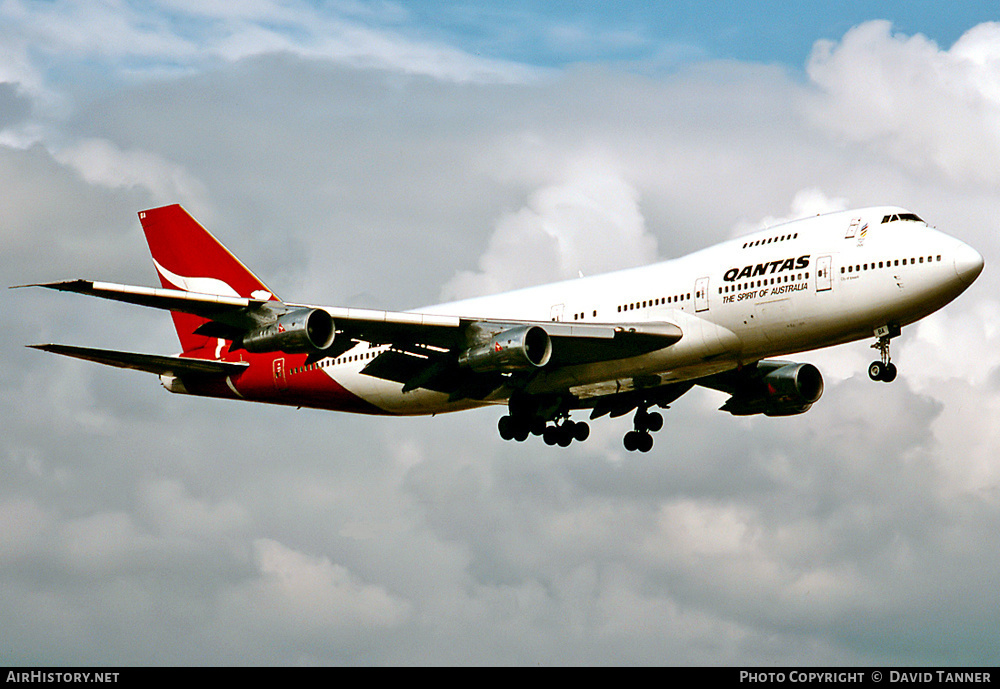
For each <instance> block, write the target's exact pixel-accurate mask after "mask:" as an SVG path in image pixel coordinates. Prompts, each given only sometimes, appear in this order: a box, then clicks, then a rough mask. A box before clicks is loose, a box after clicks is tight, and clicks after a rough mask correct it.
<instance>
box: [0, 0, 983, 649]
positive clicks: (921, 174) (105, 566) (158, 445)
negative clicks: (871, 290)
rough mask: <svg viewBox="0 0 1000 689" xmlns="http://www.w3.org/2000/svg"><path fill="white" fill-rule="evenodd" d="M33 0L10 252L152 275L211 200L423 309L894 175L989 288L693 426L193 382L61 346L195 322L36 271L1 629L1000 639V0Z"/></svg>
mask: <svg viewBox="0 0 1000 689" xmlns="http://www.w3.org/2000/svg"><path fill="white" fill-rule="evenodd" d="M790 7H794V6H793V5H789V4H788V3H787V2H782V3H778V2H763V3H730V2H719V3H714V4H711V6H709V5H706V4H705V3H701V2H698V3H694V2H690V3H687V2H681V3H646V2H636V3H631V2H618V3H604V2H602V3H597V2H546V3H538V2H531V1H529V0H506V1H505V2H503V3H492V4H476V3H466V2H449V1H445V0H439V1H437V2H421V3H412V4H411V3H406V2H400V3H396V2H366V1H364V0H343V1H342V2H327V3H314V2H275V1H271V0H257V1H256V2H252V3H224V2H215V3H213V2H205V1H204V0H199V1H198V2H189V1H188V0H163V1H161V2H148V3H133V2H127V1H125V0H118V1H110V0H109V1H107V2H90V1H86V2H84V1H83V0H81V1H79V2H52V3H49V2H46V3H41V2H38V3H35V2H24V1H17V0H5V1H4V2H0V190H2V191H0V195H2V196H0V198H2V202H0V241H2V247H3V251H2V253H0V277H2V282H3V284H5V285H16V284H22V283H27V282H38V281H47V280H56V279H66V278H75V277H86V278H94V279H104V280H109V281H115V282H125V283H134V284H148V285H152V284H154V283H155V279H154V271H153V268H152V264H151V261H150V260H149V256H148V253H147V251H146V247H145V242H144V240H143V236H142V232H141V229H140V227H139V224H138V221H137V218H136V212H137V211H139V210H141V209H143V208H149V207H152V206H156V205H162V204H165V203H173V202H180V203H182V204H184V205H185V206H186V207H187V208H188V209H189V210H190V211H191V212H192V213H194V214H195V215H196V216H197V217H198V218H199V219H201V220H202V222H203V223H205V224H206V225H207V226H208V227H210V228H211V229H212V230H213V231H214V232H215V233H216V234H217V235H218V236H219V237H220V238H221V239H222V240H223V241H224V242H225V243H226V244H227V245H228V246H229V247H230V248H231V249H232V250H233V251H234V252H235V253H236V254H237V255H239V256H240V257H241V258H242V259H243V260H244V261H245V262H246V263H247V264H248V265H250V266H251V267H252V268H253V269H254V270H255V271H256V272H257V273H258V274H259V275H261V277H263V279H264V280H265V281H266V282H267V283H268V284H269V285H270V286H271V287H273V288H274V289H275V291H276V292H277V293H278V294H279V295H281V296H282V297H284V298H286V299H293V300H303V301H312V302H318V303H328V304H337V305H355V306H372V307H380V308H391V309H405V308H413V307H416V306H419V305H421V304H427V303H433V302H436V301H440V300H443V299H451V298H456V297H462V296H468V295H472V294H480V293H484V292H490V291H495V290H499V289H506V288H510V287H516V286H521V285H527V284H533V283H539V282H545V281H548V280H551V279H557V278H561V277H565V276H573V275H576V274H577V271H580V270H582V271H584V272H585V273H588V274H591V273H595V272H599V271H602V270H609V269H614V268H619V267H623V266H630V265H637V264H642V263H646V262H650V261H654V260H657V259H660V258H668V257H673V256H678V255H682V254H684V253H686V252H688V251H691V250H694V249H697V248H700V247H702V246H705V245H707V244H710V243H713V242H715V241H718V240H721V239H725V238H728V237H731V236H735V235H739V234H741V233H745V232H748V231H751V230H754V229H757V228H759V227H761V226H762V225H763V224H766V223H773V222H775V221H776V220H778V219H782V218H794V217H799V216H803V215H808V214H813V213H816V212H820V211H825V210H834V209H841V208H849V207H860V206H865V205H872V204H882V203H893V204H899V205H902V206H906V207H908V208H910V209H911V210H913V211H914V212H917V213H919V214H920V215H921V216H923V217H925V218H926V219H928V221H929V222H931V224H934V225H936V226H938V227H939V228H940V229H942V230H944V231H947V232H949V233H951V234H953V235H955V236H957V237H959V238H961V239H963V240H964V241H966V242H968V243H970V244H972V245H973V246H975V247H976V248H978V249H979V250H980V251H981V252H982V253H983V255H984V256H985V258H986V264H987V267H986V270H985V272H984V273H983V275H982V277H981V278H980V279H979V281H978V282H977V283H976V284H975V285H974V286H973V287H972V288H971V289H970V290H969V291H968V292H967V293H966V294H964V295H963V296H962V297H960V298H959V299H958V300H957V301H956V302H955V303H953V304H951V305H950V306H948V307H946V308H945V309H944V310H943V311H941V312H939V313H938V314H935V315H934V316H932V317H931V318H928V319H927V320H926V321H924V322H922V323H921V324H919V325H916V326H913V327H910V328H907V329H906V330H905V331H904V333H903V336H902V337H901V338H899V339H898V340H897V341H895V342H894V344H893V354H894V361H896V362H897V363H898V364H899V366H900V371H901V373H900V377H899V379H898V380H897V381H896V382H895V383H894V384H892V385H881V384H879V385H876V384H874V383H871V382H870V381H869V380H868V379H867V376H866V366H867V364H868V362H869V361H870V360H871V359H872V358H873V352H872V351H871V350H870V349H869V344H870V343H869V342H859V343H855V344H852V345H846V346H843V347H838V348H835V349H832V350H827V351H822V352H811V353H806V354H803V355H801V357H799V358H800V359H801V360H803V361H811V362H813V363H815V364H816V365H818V366H819V367H820V368H821V369H822V371H823V373H824V375H825V377H826V380H827V387H826V392H825V394H824V397H823V399H822V400H821V401H820V402H819V403H817V404H816V405H815V407H814V408H813V410H812V411H810V412H809V413H808V414H805V415H803V416H799V417H794V418H787V419H766V418H750V419H736V418H733V417H730V416H729V415H728V414H723V413H719V412H718V411H716V410H717V408H718V407H719V406H720V405H721V403H722V402H723V400H724V396H722V395H720V394H719V393H714V392H709V391H693V392H692V393H690V394H689V395H687V396H685V397H683V398H682V399H681V400H679V401H678V402H677V403H675V405H674V406H673V408H672V409H671V410H670V411H669V412H668V413H667V415H666V425H665V428H664V430H663V431H661V432H660V433H659V434H658V435H657V440H656V446H655V447H654V449H653V451H652V452H651V453H649V454H646V455H637V454H629V453H626V452H625V451H624V449H623V448H622V446H621V436H622V434H623V433H624V432H625V431H626V430H629V427H630V420H629V419H628V418H624V419H617V420H604V421H603V422H601V423H598V424H594V425H593V433H592V436H591V439H590V440H589V441H588V442H587V443H585V444H575V445H573V446H572V447H571V448H569V449H559V448H549V447H547V446H545V445H543V444H542V443H541V442H539V441H538V440H537V439H535V441H534V442H528V443H524V444H517V443H504V442H503V441H501V440H500V439H499V438H498V436H497V434H496V421H497V419H498V418H499V416H500V415H501V412H500V410H497V409H492V410H480V411H474V412H468V413H464V414H458V415H451V416H447V415H446V416H442V417H437V418H425V419H391V418H368V417H352V416H348V415H341V414H334V413H325V412H318V411H310V410H295V409H284V408H270V407H266V406H264V405H245V404H239V403H233V402H225V401H216V400H206V399H195V398H185V397H181V396H174V395H170V394H168V393H166V392H165V391H164V390H162V389H161V388H160V386H159V382H158V381H157V379H156V378H155V377H153V376H149V375H143V374H139V373H134V372H127V371H118V370H113V369H108V368H105V367H100V366H96V365H93V364H87V363H85V362H78V361H73V360H65V359H62V358H59V357H55V356H51V355H46V354H44V353H41V352H37V351H34V350H29V349H25V348H24V347H23V345H24V344H28V343H37V342H65V343H72V344H80V345H90V346H98V347H101V346H103V347H113V348H120V349H132V350H135V351H143V352H154V353H173V352H174V351H175V349H176V347H177V341H176V336H175V334H174V332H173V330H172V328H171V324H170V320H169V318H167V317H166V316H164V315H163V314H162V313H158V312H151V311H147V310H144V309H139V308H137V307H128V306H126V305H122V304H111V303H103V302H100V301H98V300H88V299H85V298H83V297H79V296H76V295H69V294H56V293H52V292H48V291H46V290H37V289H36V290H16V291H11V292H9V293H7V299H6V302H5V304H6V305H5V309H4V313H5V316H6V318H5V322H6V327H5V328H4V329H3V332H2V334H0V342H2V345H3V346H2V352H3V361H4V365H3V367H2V368H0V417H2V419H3V421H2V422H0V423H2V429H3V432H2V434H0V444H2V445H0V447H2V451H0V466H2V478H3V480H2V481H0V577H2V587H0V629H3V632H2V634H0V640H2V652H0V657H3V658H4V660H5V661H7V662H10V663H15V664H44V665H55V664H113V665H114V664H238V665H239V664H400V663H402V664H425V663H462V664H465V663H475V664H529V663H530V664H543V665H545V664H566V663H585V664H590V663H596V664H623V663H655V664H689V663H694V664H771V665H773V664H799V663H810V664H816V663H832V664H870V663H880V664H881V663H908V664H935V663H949V664H951V663H957V664H961V663H972V664H976V663H994V662H995V661H996V658H997V654H998V652H1000V647H998V644H1000V642H998V636H997V631H996V630H997V620H998V619H1000V587H998V586H997V575H996V572H997V571H1000V535H998V534H1000V488H998V486H1000V483H998V482H1000V459H998V449H1000V430H998V429H997V427H996V426H995V425H994V419H995V418H997V417H998V415H1000V298H998V297H997V296H996V295H997V293H998V287H1000V284H998V279H997V277H996V272H995V269H994V266H996V265H997V264H998V263H1000V199H998V197H997V195H996V188H997V185H998V184H1000V24H998V23H991V22H994V21H1000V16H997V15H998V14H1000V13H998V10H997V7H996V3H995V2H964V3H957V4H955V3H952V4H949V5H947V6H945V5H941V4H940V3H936V2H935V3H931V2H906V3H892V2H881V3H872V2H870V1H866V2H863V3H862V2H844V1H843V0H838V2H836V3H832V2H831V3H809V4H808V5H807V8H806V7H803V8H801V9H799V8H795V9H794V11H792V12H789V8H790Z"/></svg>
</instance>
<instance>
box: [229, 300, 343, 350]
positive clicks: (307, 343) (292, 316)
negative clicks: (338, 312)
mask: <svg viewBox="0 0 1000 689" xmlns="http://www.w3.org/2000/svg"><path fill="white" fill-rule="evenodd" d="M334 334H335V329H334V325H333V317H332V316H331V315H330V314H329V313H327V312H326V311H324V310H323V309H296V310H295V311H289V312H288V313H286V314H283V315H281V316H279V317H278V319H277V320H276V321H274V322H273V323H269V324H268V325H265V326H262V327H260V328H257V329H256V330H251V331H250V332H248V333H247V334H246V335H244V336H243V347H244V348H245V349H246V350H247V351H248V352H287V353H289V354H294V353H297V352H318V351H323V350H325V349H327V348H328V347H329V346H330V345H331V344H333V337H334Z"/></svg>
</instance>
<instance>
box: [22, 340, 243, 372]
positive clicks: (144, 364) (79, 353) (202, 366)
mask: <svg viewBox="0 0 1000 689" xmlns="http://www.w3.org/2000/svg"><path fill="white" fill-rule="evenodd" d="M28 347H31V348H32V349H40V350H42V351H44V352H52V353H53V354H62V355H63V356H70V357H73V358H75V359H84V360H85V361H95V362H97V363H99V364H105V365H107V366H116V367H118V368H130V369H133V370H136V371H146V372H147V373H156V374H157V375H161V376H163V375H167V376H178V377H182V376H185V375H192V374H194V375H203V376H204V375H217V376H232V375H236V374H237V373H240V372H242V371H244V370H245V369H246V367H247V366H249V364H247V363H246V362H234V361H213V360H208V359H182V358H180V357H176V356H160V355H158V354H137V353H135V352H118V351H115V350H112V349H92V348H90V347H73V346H70V345H59V344H40V345H28Z"/></svg>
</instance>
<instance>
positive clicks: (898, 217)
mask: <svg viewBox="0 0 1000 689" xmlns="http://www.w3.org/2000/svg"><path fill="white" fill-rule="evenodd" d="M897 220H911V221H913V222H923V220H922V219H921V218H920V216H918V215H917V214H916V213H898V214H897V213H893V214H892V215H887V216H885V217H884V218H882V224H883V225H884V224H885V223H887V222H896V221H897Z"/></svg>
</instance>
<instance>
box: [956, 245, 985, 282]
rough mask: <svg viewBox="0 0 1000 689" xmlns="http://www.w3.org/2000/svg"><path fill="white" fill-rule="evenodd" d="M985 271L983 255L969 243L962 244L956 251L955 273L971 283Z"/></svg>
mask: <svg viewBox="0 0 1000 689" xmlns="http://www.w3.org/2000/svg"><path fill="white" fill-rule="evenodd" d="M981 272H983V257H982V255H981V254H980V253H979V252H978V251H976V250H975V249H973V248H972V247H971V246H969V245H968V244H962V245H961V246H959V247H958V251H956V252H955V273H956V274H957V275H958V279H959V280H961V281H962V282H964V283H965V284H967V285H971V284H972V283H973V282H974V281H975V279H976V278H977V277H979V274H980V273H981Z"/></svg>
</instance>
